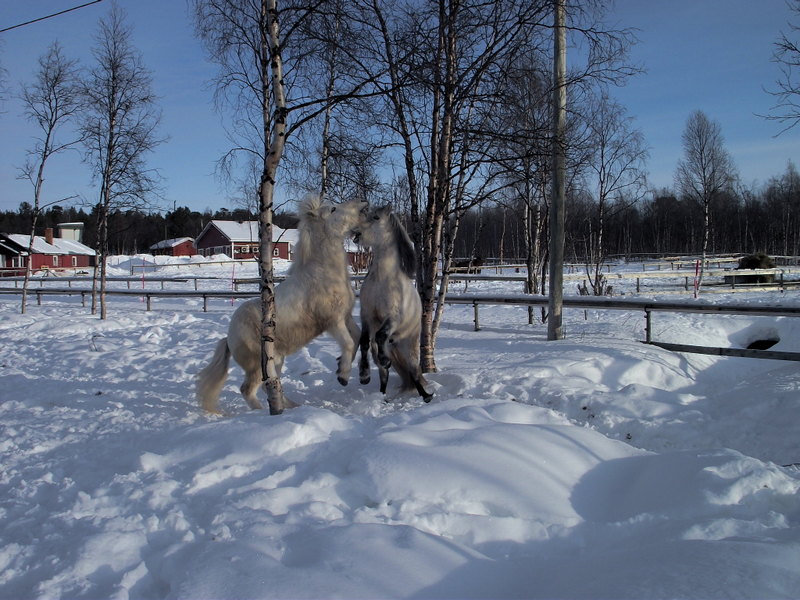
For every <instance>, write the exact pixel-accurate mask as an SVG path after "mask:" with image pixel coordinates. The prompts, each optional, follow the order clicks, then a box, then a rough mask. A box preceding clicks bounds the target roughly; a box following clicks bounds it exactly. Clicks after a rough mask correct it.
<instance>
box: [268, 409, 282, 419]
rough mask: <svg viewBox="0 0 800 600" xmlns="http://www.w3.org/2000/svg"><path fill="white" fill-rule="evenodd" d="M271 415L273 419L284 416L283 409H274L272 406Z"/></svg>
mask: <svg viewBox="0 0 800 600" xmlns="http://www.w3.org/2000/svg"><path fill="white" fill-rule="evenodd" d="M269 414H270V415H272V416H273V417H275V416H278V415H282V414H283V409H282V408H281V409H277V408H272V407H271V406H270V407H269Z"/></svg>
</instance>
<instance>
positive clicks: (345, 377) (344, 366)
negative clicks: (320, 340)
mask: <svg viewBox="0 0 800 600" xmlns="http://www.w3.org/2000/svg"><path fill="white" fill-rule="evenodd" d="M352 319H353V317H352V316H351V317H350V320H351V321H352ZM353 326H355V329H356V330H358V326H357V325H355V322H353ZM351 331H352V330H351V328H350V327H349V324H348V322H347V319H346V318H345V319H342V320H341V321H339V322H338V323H336V324H335V325H334V326H333V327H331V328H330V329H329V330H328V333H330V334H331V335H332V336H333V339H335V340H336V342H337V343H338V344H339V348H340V349H341V350H342V353H341V355H340V356H339V358H338V368H337V369H336V378H337V379H338V381H339V383H341V384H342V385H347V382H348V381H349V380H350V370H351V369H352V367H353V359H354V358H355V357H356V350H357V349H358V346H357V344H356V340H358V335H356V336H355V337H353V334H352V332H351Z"/></svg>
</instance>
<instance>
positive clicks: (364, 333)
mask: <svg viewBox="0 0 800 600" xmlns="http://www.w3.org/2000/svg"><path fill="white" fill-rule="evenodd" d="M358 345H359V346H360V348H361V359H360V360H359V362H358V379H359V381H360V382H361V385H366V384H368V383H369V380H370V375H369V325H367V324H366V323H364V322H362V323H361V340H360V341H359V344H358Z"/></svg>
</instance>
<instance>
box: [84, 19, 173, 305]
mask: <svg viewBox="0 0 800 600" xmlns="http://www.w3.org/2000/svg"><path fill="white" fill-rule="evenodd" d="M124 18H125V14H124V12H123V11H122V9H120V8H119V7H118V6H117V5H113V6H112V8H111V11H110V12H109V14H108V17H107V18H101V19H100V25H99V32H98V34H97V36H96V39H95V41H96V45H95V47H94V48H93V50H92V54H93V56H94V60H95V66H94V67H93V68H92V69H91V70H90V71H89V74H88V77H87V78H86V80H85V81H84V82H83V95H84V99H85V101H86V104H87V110H86V112H85V114H84V117H83V122H82V123H81V131H82V134H83V140H84V146H85V149H86V162H88V163H89V165H90V166H91V168H92V171H93V176H94V178H95V180H96V181H97V182H98V183H99V186H100V194H99V200H98V212H99V218H98V225H97V227H98V235H97V239H98V247H99V251H100V257H99V261H100V277H99V285H100V290H99V298H100V318H101V319H105V318H106V302H105V290H106V269H107V265H106V259H107V257H108V218H109V214H110V212H111V211H112V210H113V209H118V208H121V207H126V206H127V207H134V206H136V207H142V206H144V205H146V204H147V202H148V201H149V199H150V197H151V196H152V195H153V194H154V193H155V192H156V191H157V173H156V172H155V171H153V170H150V169H148V168H147V166H146V164H145V156H146V154H147V153H148V152H150V151H152V150H153V149H154V148H155V147H156V146H157V145H158V144H160V143H161V142H162V141H163V140H162V139H161V138H159V137H158V136H157V134H156V129H157V127H158V125H159V122H160V118H161V115H160V111H159V110H158V109H157V107H156V97H155V95H154V94H153V92H152V89H151V82H152V77H151V75H150V72H149V71H148V70H147V69H146V68H145V66H144V64H143V62H142V57H141V54H140V53H139V52H138V51H137V50H136V49H134V48H133V46H132V45H131V30H130V28H129V27H128V26H127V25H126V24H125V22H124ZM96 284H97V277H95V290H93V292H94V291H96ZM96 298H97V294H96V293H93V294H92V313H93V314H94V313H95V312H96V311H97V300H96Z"/></svg>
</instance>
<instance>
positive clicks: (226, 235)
mask: <svg viewBox="0 0 800 600" xmlns="http://www.w3.org/2000/svg"><path fill="white" fill-rule="evenodd" d="M296 242H297V230H296V229H281V228H280V227H278V226H276V225H273V226H272V252H273V256H274V257H275V258H284V259H287V260H291V259H292V255H293V253H294V245H295V243H296ZM195 246H196V248H197V253H198V254H202V255H203V256H213V255H214V254H225V255H227V256H229V257H230V258H235V259H246V258H255V257H257V256H258V246H259V239H258V221H222V220H217V219H215V220H213V221H209V223H208V224H207V225H206V226H205V227H204V228H203V231H201V232H200V235H198V236H197V239H196V240H195Z"/></svg>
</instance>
